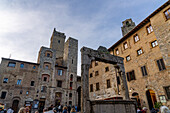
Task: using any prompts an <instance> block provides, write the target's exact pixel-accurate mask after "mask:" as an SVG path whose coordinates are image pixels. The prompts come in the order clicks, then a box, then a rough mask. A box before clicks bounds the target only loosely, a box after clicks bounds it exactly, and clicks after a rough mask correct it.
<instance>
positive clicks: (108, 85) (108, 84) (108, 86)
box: [107, 79, 111, 88]
mask: <svg viewBox="0 0 170 113" xmlns="http://www.w3.org/2000/svg"><path fill="white" fill-rule="evenodd" d="M110 87H111V85H110V79H109V80H107V88H110Z"/></svg>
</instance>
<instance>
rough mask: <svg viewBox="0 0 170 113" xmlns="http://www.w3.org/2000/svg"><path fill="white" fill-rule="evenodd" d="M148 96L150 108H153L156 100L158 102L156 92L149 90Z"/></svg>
mask: <svg viewBox="0 0 170 113" xmlns="http://www.w3.org/2000/svg"><path fill="white" fill-rule="evenodd" d="M146 97H147V100H148V105H149V109H150V110H151V109H152V108H153V107H154V104H155V102H157V100H156V95H155V92H154V91H153V90H151V89H149V90H147V91H146Z"/></svg>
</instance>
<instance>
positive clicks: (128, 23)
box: [121, 18, 136, 36]
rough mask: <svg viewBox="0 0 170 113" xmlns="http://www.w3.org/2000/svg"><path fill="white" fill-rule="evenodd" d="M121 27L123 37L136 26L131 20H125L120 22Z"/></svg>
mask: <svg viewBox="0 0 170 113" xmlns="http://www.w3.org/2000/svg"><path fill="white" fill-rule="evenodd" d="M122 24H123V27H121V29H122V35H123V36H125V35H126V34H127V33H128V32H129V31H131V30H132V29H133V28H134V27H135V26H136V25H135V22H133V21H132V19H131V18H130V19H126V20H125V21H123V22H122Z"/></svg>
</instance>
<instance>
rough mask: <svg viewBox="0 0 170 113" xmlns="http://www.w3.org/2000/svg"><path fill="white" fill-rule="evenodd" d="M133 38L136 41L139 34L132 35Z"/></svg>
mask: <svg viewBox="0 0 170 113" xmlns="http://www.w3.org/2000/svg"><path fill="white" fill-rule="evenodd" d="M133 38H134V41H135V42H138V41H139V36H138V35H137V34H136V35H134V36H133Z"/></svg>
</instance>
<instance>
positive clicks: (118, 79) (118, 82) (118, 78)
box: [117, 76, 120, 85]
mask: <svg viewBox="0 0 170 113" xmlns="http://www.w3.org/2000/svg"><path fill="white" fill-rule="evenodd" d="M117 84H118V85H120V77H119V76H117Z"/></svg>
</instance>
